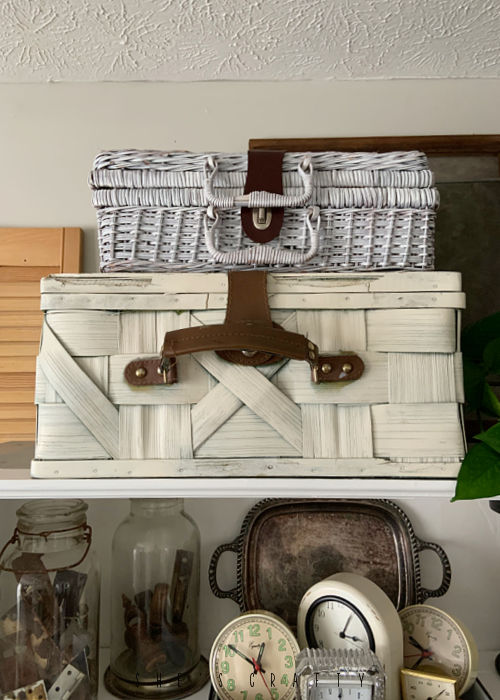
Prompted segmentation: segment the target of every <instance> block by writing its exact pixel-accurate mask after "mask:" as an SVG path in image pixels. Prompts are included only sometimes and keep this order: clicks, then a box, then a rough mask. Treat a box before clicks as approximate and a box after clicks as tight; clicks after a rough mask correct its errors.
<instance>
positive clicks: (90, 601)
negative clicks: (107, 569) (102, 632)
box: [0, 499, 99, 700]
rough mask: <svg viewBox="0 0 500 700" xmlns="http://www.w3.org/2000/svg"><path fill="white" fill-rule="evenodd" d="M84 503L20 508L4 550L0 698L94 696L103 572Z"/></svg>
mask: <svg viewBox="0 0 500 700" xmlns="http://www.w3.org/2000/svg"><path fill="white" fill-rule="evenodd" d="M87 507H88V506H87V504H86V503H84V502H83V501H81V500H77V499H74V500H38V501H29V502H28V503H25V504H24V505H23V506H21V508H19V509H18V511H17V526H16V528H15V530H14V533H13V535H12V537H11V539H10V540H9V541H8V542H7V543H6V544H5V546H4V547H3V549H2V551H1V552H0V695H4V694H6V693H10V692H11V691H13V690H18V689H20V688H23V689H25V693H26V695H25V697H26V696H27V697H37V698H38V697H40V696H41V697H45V693H46V694H47V695H48V697H49V698H50V697H51V696H52V697H64V698H66V697H68V698H69V697H71V700H87V699H90V698H97V685H98V650H99V570H98V566H97V561H96V558H95V555H94V553H93V552H92V549H91V545H92V531H91V528H90V526H89V525H88V524H87V515H86V513H87ZM42 684H43V686H44V687H43V688H42ZM20 696H21V697H22V694H21V695H20Z"/></svg>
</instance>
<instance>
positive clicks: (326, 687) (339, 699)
mask: <svg viewBox="0 0 500 700" xmlns="http://www.w3.org/2000/svg"><path fill="white" fill-rule="evenodd" d="M372 698H373V685H372V684H371V683H369V682H363V683H361V682H360V681H359V680H358V681H353V680H347V679H346V680H342V678H341V677H340V678H339V679H338V682H337V679H335V680H333V679H332V680H331V681H318V683H317V684H315V685H314V686H313V687H312V688H311V690H310V692H309V698H308V700H372Z"/></svg>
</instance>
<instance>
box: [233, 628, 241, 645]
mask: <svg viewBox="0 0 500 700" xmlns="http://www.w3.org/2000/svg"><path fill="white" fill-rule="evenodd" d="M242 641H243V630H235V631H234V642H235V644H238V642H242Z"/></svg>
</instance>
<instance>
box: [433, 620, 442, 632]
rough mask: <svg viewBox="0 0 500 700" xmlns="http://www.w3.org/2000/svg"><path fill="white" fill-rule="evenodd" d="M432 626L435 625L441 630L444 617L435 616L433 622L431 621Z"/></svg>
mask: <svg viewBox="0 0 500 700" xmlns="http://www.w3.org/2000/svg"><path fill="white" fill-rule="evenodd" d="M431 626H432V627H433V629H435V630H438V631H439V630H440V629H441V628H442V626H443V621H442V619H441V618H440V617H433V618H432V622H431Z"/></svg>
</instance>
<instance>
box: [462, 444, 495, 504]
mask: <svg viewBox="0 0 500 700" xmlns="http://www.w3.org/2000/svg"><path fill="white" fill-rule="evenodd" d="M499 494H500V455H499V454H498V453H497V452H494V451H493V450H491V449H490V448H489V447H488V446H487V445H485V444H481V445H474V447H472V448H471V449H470V450H469V452H468V453H467V454H466V455H465V459H464V461H463V462H462V466H461V467H460V472H459V474H458V478H457V486H456V489H455V496H454V497H453V498H452V499H451V500H452V501H462V500H468V499H471V498H492V497H493V496H498V495H499Z"/></svg>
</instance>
